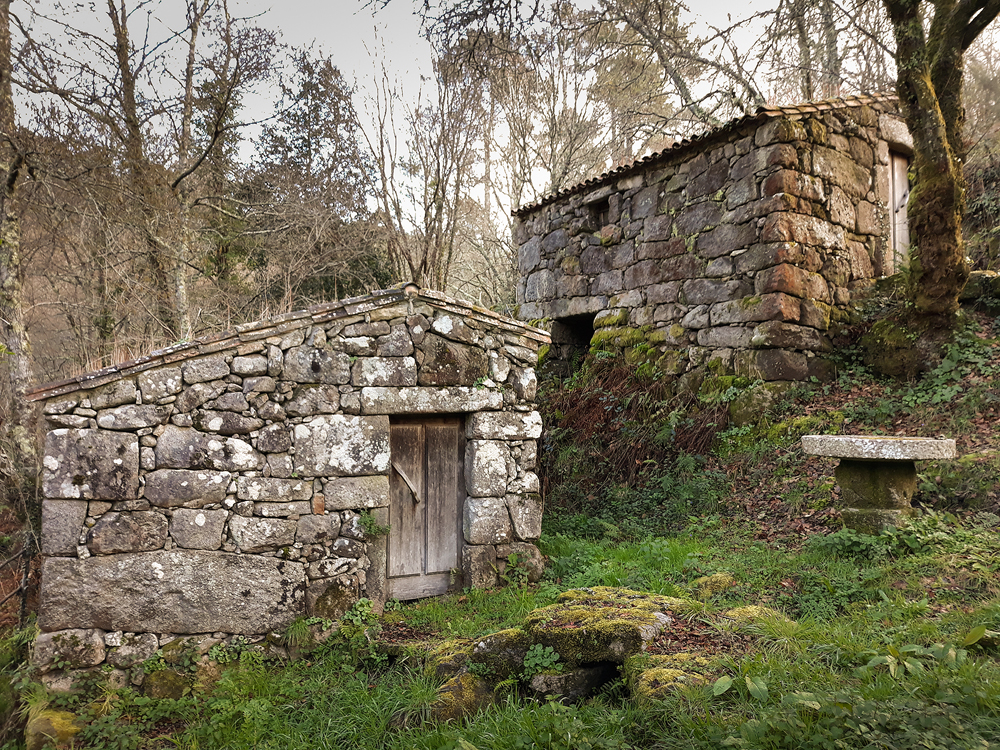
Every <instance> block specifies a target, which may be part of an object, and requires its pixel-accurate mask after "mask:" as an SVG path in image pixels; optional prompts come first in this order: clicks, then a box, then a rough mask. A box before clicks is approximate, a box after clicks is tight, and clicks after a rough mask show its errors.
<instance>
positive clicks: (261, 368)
mask: <svg viewBox="0 0 1000 750" xmlns="http://www.w3.org/2000/svg"><path fill="white" fill-rule="evenodd" d="M232 371H233V374H234V375H241V376H246V375H267V357H263V356H261V355H260V354H255V355H253V356H250V357H233V364H232Z"/></svg>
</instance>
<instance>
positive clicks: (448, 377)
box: [373, 321, 489, 386]
mask: <svg viewBox="0 0 1000 750" xmlns="http://www.w3.org/2000/svg"><path fill="white" fill-rule="evenodd" d="M436 322H437V321H435V323H436ZM419 350H420V351H421V352H423V355H424V360H423V362H422V363H421V365H420V371H419V373H418V374H417V382H418V383H419V384H420V385H423V386H428V385H438V386H449V385H452V386H454V385H472V384H473V383H475V382H476V380H478V379H480V378H484V377H486V375H487V374H488V370H489V362H488V359H487V356H486V352H484V351H483V350H482V349H480V348H479V347H474V346H467V345H465V344H461V343H456V342H454V341H449V340H447V339H445V338H443V337H441V336H435V335H434V334H427V335H426V336H425V337H424V340H423V342H422V343H421V344H420V347H419ZM373 385H377V384H373Z"/></svg>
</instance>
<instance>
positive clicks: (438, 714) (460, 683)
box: [430, 672, 496, 722]
mask: <svg viewBox="0 0 1000 750" xmlns="http://www.w3.org/2000/svg"><path fill="white" fill-rule="evenodd" d="M495 702H496V695H495V694H494V692H493V684H492V683H490V682H487V681H486V680H484V679H482V678H480V677H477V676H476V675H474V674H471V673H469V672H463V673H462V674H460V675H457V676H455V677H452V678H451V679H450V680H448V682H446V683H445V684H444V685H442V686H441V689H440V690H438V694H437V698H436V699H435V700H434V702H433V703H432V704H431V706H430V718H431V720H432V721H437V722H444V721H459V720H461V719H463V718H465V717H466V716H471V715H472V714H474V713H476V712H477V711H480V710H482V709H484V708H486V707H487V706H489V705H492V704H493V703H495Z"/></svg>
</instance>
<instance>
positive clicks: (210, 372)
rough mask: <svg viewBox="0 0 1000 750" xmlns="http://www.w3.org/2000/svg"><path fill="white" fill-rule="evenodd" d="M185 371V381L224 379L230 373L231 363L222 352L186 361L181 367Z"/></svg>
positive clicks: (202, 381)
mask: <svg viewBox="0 0 1000 750" xmlns="http://www.w3.org/2000/svg"><path fill="white" fill-rule="evenodd" d="M181 369H182V370H183V371H184V382H185V383H204V382H206V381H208V380H222V379H223V378H225V377H226V376H227V375H229V365H228V364H226V358H225V357H224V356H223V355H222V354H216V355H213V356H211V357H203V358H201V359H192V360H191V361H190V362H185V363H184V365H183V367H182V368H181Z"/></svg>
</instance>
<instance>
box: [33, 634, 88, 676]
mask: <svg viewBox="0 0 1000 750" xmlns="http://www.w3.org/2000/svg"><path fill="white" fill-rule="evenodd" d="M104 656H105V647H104V631H103V630H99V629H96V628H69V629H66V630H59V631H58V632H55V633H42V634H41V635H39V636H38V638H36V639H35V650H34V653H33V654H32V657H31V662H32V664H35V665H37V666H38V667H40V668H41V669H42V670H43V671H46V672H47V671H48V670H49V669H50V668H51V667H52V663H53V662H55V661H56V660H57V659H58V660H59V661H60V662H61V663H62V664H63V665H65V667H69V668H72V669H84V668H86V667H96V666H97V665H98V664H100V663H101V662H103V661H104ZM65 667H63V668H65Z"/></svg>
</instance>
